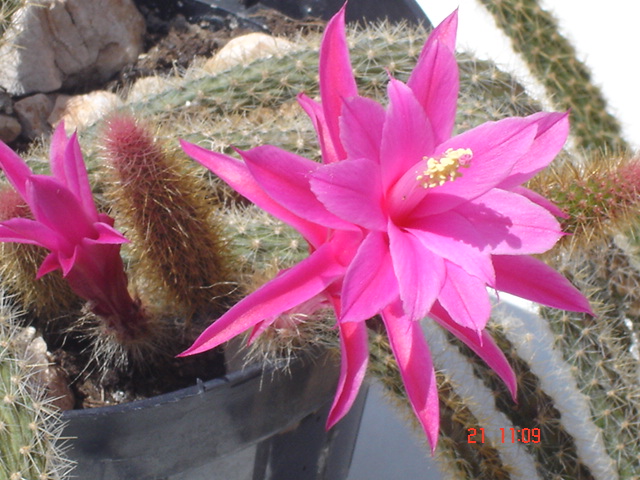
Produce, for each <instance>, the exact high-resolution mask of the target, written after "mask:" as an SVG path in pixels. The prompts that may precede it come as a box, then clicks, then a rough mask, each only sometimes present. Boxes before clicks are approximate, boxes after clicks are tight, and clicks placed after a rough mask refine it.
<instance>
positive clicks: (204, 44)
mask: <svg viewBox="0 0 640 480" xmlns="http://www.w3.org/2000/svg"><path fill="white" fill-rule="evenodd" d="M136 3H137V5H138V8H139V9H140V11H141V12H142V14H143V16H144V17H145V21H146V24H147V32H146V35H145V39H144V45H145V53H144V54H143V55H141V56H140V57H139V58H138V61H137V62H136V63H135V64H134V65H131V66H128V67H126V68H125V69H124V70H122V71H121V72H120V73H119V74H118V75H117V76H116V78H114V79H113V80H111V81H110V82H109V83H108V84H107V85H105V86H103V87H102V88H105V89H108V90H114V91H115V90H118V89H121V88H126V87H127V86H128V85H130V84H131V83H132V82H133V81H134V80H136V79H138V78H140V77H146V76H150V75H163V74H169V73H172V72H176V71H178V72H180V71H184V70H186V69H187V68H188V67H189V65H191V63H192V62H193V61H194V60H195V59H196V58H198V57H211V56H212V55H213V54H215V53H216V52H217V51H218V50H219V49H220V48H222V47H223V46H224V45H226V43H227V42H228V41H229V40H231V39H232V38H234V37H237V36H240V35H244V34H246V33H250V32H255V31H260V32H265V33H269V34H272V35H275V36H288V37H292V36H294V35H295V34H297V33H298V32H311V31H318V30H321V29H322V28H323V26H324V24H325V22H324V21H323V20H319V19H314V18H310V19H305V20H296V19H292V18H289V17H287V16H285V15H283V14H282V13H280V12H278V11H277V10H273V9H268V8H257V7H254V8H252V9H250V10H249V13H247V14H245V15H243V17H242V19H241V20H238V19H237V18H235V17H234V16H232V15H227V16H216V17H214V18H211V17H210V16H203V17H196V18H193V17H190V18H187V17H185V15H184V14H183V13H181V12H180V10H179V9H177V8H171V7H170V6H167V3H171V2H158V1H157V0H138V1H137V2H136ZM159 5H160V6H159ZM185 13H186V12H185Z"/></svg>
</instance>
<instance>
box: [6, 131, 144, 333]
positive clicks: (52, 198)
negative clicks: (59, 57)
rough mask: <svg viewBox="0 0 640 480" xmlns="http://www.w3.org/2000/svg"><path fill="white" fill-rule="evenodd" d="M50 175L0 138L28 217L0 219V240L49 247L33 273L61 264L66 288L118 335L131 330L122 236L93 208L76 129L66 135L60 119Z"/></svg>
mask: <svg viewBox="0 0 640 480" xmlns="http://www.w3.org/2000/svg"><path fill="white" fill-rule="evenodd" d="M50 157H51V172H52V175H51V176H48V175H36V174H34V173H33V172H32V171H31V169H30V168H29V167H28V166H27V164H26V163H25V162H24V161H23V160H22V159H21V158H20V157H19V156H18V155H16V153H15V152H13V151H12V150H11V149H10V148H9V147H7V146H6V145H5V144H4V143H2V142H0V167H2V169H3V170H4V172H5V175H6V176H7V179H8V180H9V182H10V183H11V185H13V187H14V188H15V190H16V191H17V193H18V194H19V195H20V196H21V197H22V199H23V200H24V201H25V202H26V203H27V205H28V206H29V208H30V210H31V213H32V215H33V219H30V218H12V219H9V220H6V221H4V222H1V223H0V241H3V242H16V243H28V244H32V245H39V246H42V247H44V248H46V249H47V250H49V252H50V253H49V255H47V257H46V258H45V259H44V261H43V262H42V265H41V266H40V268H39V269H38V272H37V275H36V276H37V278H40V277H41V276H43V275H45V274H47V273H49V272H51V271H53V270H61V271H62V275H63V277H64V278H65V279H66V281H67V282H68V283H69V285H70V286H71V288H72V290H73V291H74V292H75V293H76V294H77V295H79V296H80V297H82V298H84V299H86V300H87V301H88V302H89V306H90V308H91V310H92V311H93V312H94V313H95V314H96V315H99V316H100V317H102V318H103V319H104V320H105V322H106V325H107V327H108V328H109V329H112V330H113V331H114V332H115V333H116V334H117V335H118V336H119V337H121V338H123V339H126V338H133V337H135V336H136V335H137V333H138V329H139V328H140V323H141V321H142V320H141V319H142V315H141V311H140V307H139V305H138V304H137V303H136V302H134V301H133V300H132V298H131V296H130V295H129V292H128V290H127V276H126V274H125V271H124V266H123V263H122V259H121V258H120V244H122V243H125V242H127V239H126V238H125V237H124V236H122V234H121V233H120V232H118V231H117V230H115V229H114V228H113V219H111V218H110V217H109V216H108V215H106V214H104V213H98V211H97V209H96V206H95V204H94V202H93V196H92V194H91V187H90V185H89V178H88V176H87V171H86V168H85V165H84V160H83V158H82V153H81V152H80V145H79V143H78V139H77V137H76V135H75V134H74V135H72V136H71V138H67V136H66V134H65V132H64V125H63V124H62V123H60V124H59V125H58V127H57V128H56V130H55V132H54V134H53V137H52V140H51V151H50Z"/></svg>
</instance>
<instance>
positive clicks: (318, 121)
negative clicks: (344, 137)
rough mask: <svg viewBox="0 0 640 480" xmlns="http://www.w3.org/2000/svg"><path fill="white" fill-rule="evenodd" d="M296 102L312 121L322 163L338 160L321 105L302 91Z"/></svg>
mask: <svg viewBox="0 0 640 480" xmlns="http://www.w3.org/2000/svg"><path fill="white" fill-rule="evenodd" d="M298 103H299V104H300V106H301V107H302V109H303V110H304V111H305V112H306V113H307V115H309V118H310V119H311V122H312V123H313V127H314V128H315V130H316V132H317V134H318V141H319V142H320V150H321V151H322V161H323V162H324V163H333V162H337V161H338V160H340V158H338V153H337V152H336V147H335V145H334V144H333V140H332V139H331V135H329V127H328V125H327V120H326V119H325V117H324V110H323V109H322V105H321V104H320V103H318V102H316V101H315V100H312V99H311V98H309V97H307V96H306V95H305V94H304V93H300V94H298Z"/></svg>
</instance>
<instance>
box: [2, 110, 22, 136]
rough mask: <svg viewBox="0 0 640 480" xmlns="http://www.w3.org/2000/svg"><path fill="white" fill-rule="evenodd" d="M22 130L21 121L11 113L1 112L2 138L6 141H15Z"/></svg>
mask: <svg viewBox="0 0 640 480" xmlns="http://www.w3.org/2000/svg"><path fill="white" fill-rule="evenodd" d="M21 132H22V126H21V125H20V122H18V120H16V119H15V118H13V117H12V116H10V115H2V114H0V140H2V141H3V142H4V143H11V142H13V141H14V140H15V139H16V138H18V136H19V135H20V133H21Z"/></svg>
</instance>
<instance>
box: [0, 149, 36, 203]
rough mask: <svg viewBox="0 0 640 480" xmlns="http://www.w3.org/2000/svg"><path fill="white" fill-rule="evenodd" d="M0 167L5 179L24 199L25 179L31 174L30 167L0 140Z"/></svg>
mask: <svg viewBox="0 0 640 480" xmlns="http://www.w3.org/2000/svg"><path fill="white" fill-rule="evenodd" d="M0 167H2V170H3V171H4V174H5V175H6V176H7V179H8V180H9V182H10V183H11V185H13V188H15V189H16V190H17V192H18V193H19V194H20V196H21V197H22V198H24V199H25V200H26V195H27V193H26V186H25V183H26V181H27V179H28V178H29V177H30V176H31V175H32V172H31V169H30V168H29V167H28V166H27V164H26V163H25V162H24V160H22V159H21V158H20V157H19V156H18V155H17V154H16V153H15V152H14V151H13V150H11V149H10V148H9V147H7V145H6V144H5V143H4V142H2V141H0Z"/></svg>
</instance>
